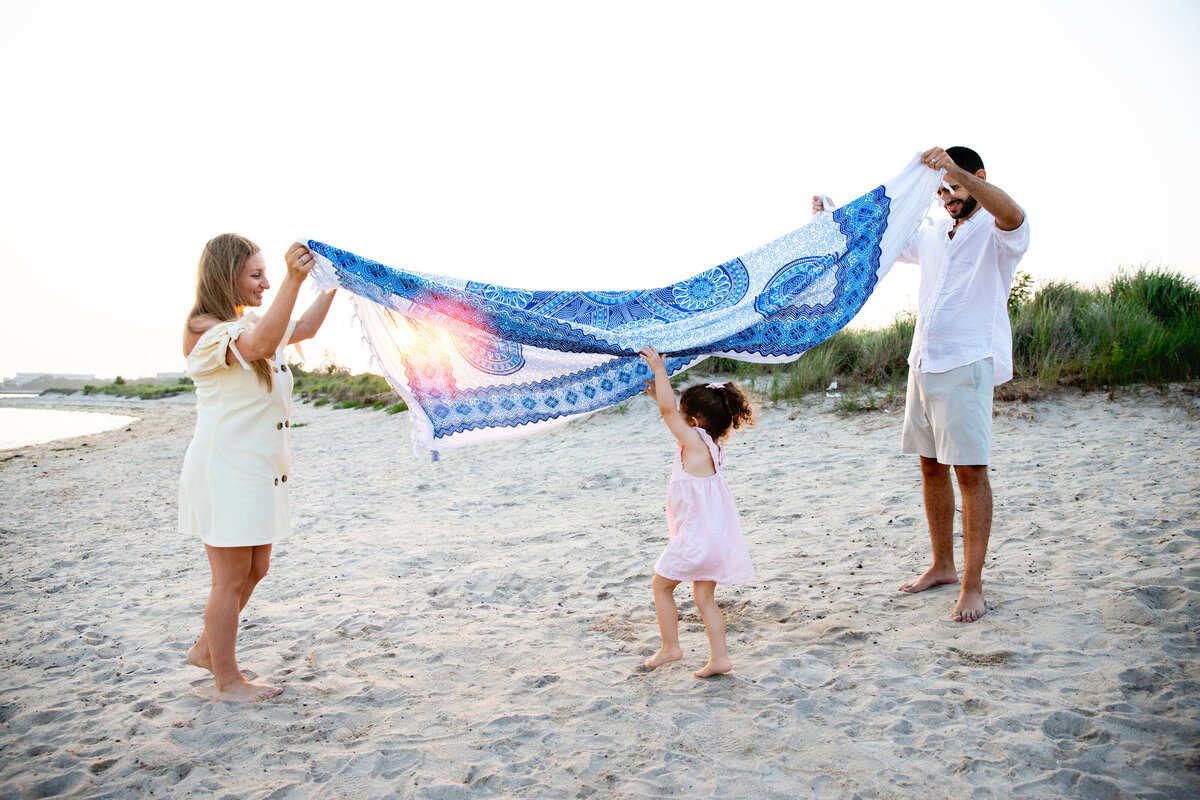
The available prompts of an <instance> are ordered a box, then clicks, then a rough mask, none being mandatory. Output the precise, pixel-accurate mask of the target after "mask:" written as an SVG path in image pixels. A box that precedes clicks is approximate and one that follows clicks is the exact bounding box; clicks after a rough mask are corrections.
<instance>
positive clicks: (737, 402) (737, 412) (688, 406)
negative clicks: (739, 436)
mask: <svg viewBox="0 0 1200 800" xmlns="http://www.w3.org/2000/svg"><path fill="white" fill-rule="evenodd" d="M679 410H680V411H681V412H683V415H684V416H685V417H690V418H691V419H693V420H695V422H696V424H697V425H699V426H700V427H701V428H704V430H706V431H708V435H709V436H711V437H712V440H713V441H714V442H719V441H721V439H723V438H725V437H726V436H728V435H729V432H730V430H737V429H740V428H748V427H750V426H751V425H753V424H754V406H752V405H751V404H750V399H749V398H748V397H746V393H745V392H743V391H742V388H741V387H740V386H738V385H737V384H736V383H708V384H704V383H698V384H696V385H695V386H689V387H688V388H686V389H684V390H683V394H682V395H680V397H679Z"/></svg>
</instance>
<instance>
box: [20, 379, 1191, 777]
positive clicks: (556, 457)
mask: <svg viewBox="0 0 1200 800" xmlns="http://www.w3.org/2000/svg"><path fill="white" fill-rule="evenodd" d="M87 399H89V400H90V399H91V398H87ZM190 400H191V398H188V401H190ZM0 402H2V401H0ZM103 405H104V410H114V406H118V405H127V406H129V407H135V408H137V409H138V413H136V414H135V415H136V416H139V417H141V421H140V422H139V423H137V424H134V425H132V426H131V430H130V431H128V432H126V431H124V430H118V431H113V432H109V433H105V434H99V435H96V436H89V437H83V439H84V441H79V442H74V440H68V441H70V442H74V449H71V450H62V451H58V452H55V451H54V448H56V447H61V446H62V443H61V442H56V443H53V444H46V445H34V446H30V447H28V448H22V451H27V452H25V455H26V456H27V457H24V458H20V459H15V460H12V461H7V462H3V463H0V497H2V498H4V499H3V500H2V501H0V520H2V522H0V537H2V538H0V543H2V544H3V548H4V549H3V554H4V555H3V559H4V561H3V570H0V573H2V574H3V579H0V618H2V619H4V620H5V621H6V624H5V631H4V635H3V637H0V659H3V663H4V664H5V670H4V681H5V692H4V695H3V698H2V699H0V721H3V722H4V726H3V728H2V729H0V752H4V753H5V754H6V756H7V757H6V758H5V760H4V762H3V764H2V765H0V797H8V796H14V797H15V796H23V795H24V794H26V793H37V794H39V795H41V796H68V795H69V796H72V797H102V796H120V795H125V796H132V795H144V794H147V793H148V792H149V791H150V790H152V789H153V790H154V791H156V792H161V793H163V794H167V795H170V796H172V797H201V796H204V797H211V796H212V793H213V792H214V791H217V792H219V791H221V790H222V789H224V790H226V791H235V792H236V793H237V794H238V795H239V796H241V797H246V798H268V797H274V798H284V797H318V796H321V797H327V796H347V797H375V796H387V795H391V794H399V795H401V796H416V797H461V796H466V795H467V794H470V795H472V796H481V797H538V798H542V797H587V796H596V797H608V796H622V797H660V796H664V795H679V796H721V797H771V798H776V797H778V798H794V797H846V798H850V797H855V796H857V797H862V798H883V797H895V796H913V795H918V794H920V795H924V796H927V797H929V798H940V797H947V798H950V797H956V798H957V797H964V796H969V797H973V798H989V797H993V798H1002V797H1022V798H1044V797H1060V796H1088V797H1105V798H1127V797H1129V798H1132V797H1167V798H1175V797H1181V798H1182V797H1191V796H1195V794H1196V793H1197V792H1198V791H1200V777H1198V774H1200V773H1198V770H1197V765H1198V764H1200V740H1198V737H1197V735H1196V731H1197V730H1200V692H1197V691H1196V689H1197V687H1198V686H1200V666H1197V665H1198V664H1200V642H1198V640H1197V635H1196V633H1195V630H1196V628H1197V616H1198V614H1200V475H1198V474H1197V471H1196V451H1197V447H1196V445H1197V442H1198V441H1200V400H1198V399H1197V397H1196V393H1195V389H1194V387H1181V388H1176V389H1171V390H1169V391H1168V392H1166V393H1165V394H1159V393H1157V392H1146V393H1144V394H1143V395H1142V396H1133V395H1125V396H1122V395H1118V396H1117V398H1116V399H1115V400H1111V401H1110V400H1108V399H1107V398H1106V396H1105V395H1103V394H1100V393H1093V394H1090V395H1082V396H1080V395H1079V394H1078V393H1076V392H1071V393H1064V394H1063V395H1062V396H1058V397H1054V398H1051V399H1046V398H1042V399H1038V400H1034V401H1031V402H1028V403H1020V402H997V404H996V416H995V420H994V423H995V437H994V453H995V457H994V460H993V464H992V465H991V466H992V468H991V469H990V470H989V472H990V475H991V479H992V484H993V489H994V492H995V498H996V513H995V523H994V528H993V535H992V543H991V546H990V548H989V553H988V562H987V568H986V570H985V573H984V578H985V595H986V597H987V600H988V603H989V606H990V611H989V613H988V614H987V616H985V617H984V618H983V619H982V620H981V621H979V622H976V623H973V624H956V623H953V622H951V621H950V619H949V611H950V609H951V608H952V606H953V603H954V600H955V596H956V594H957V593H956V592H955V591H953V590H945V589H942V590H936V589H935V590H930V591H928V592H925V593H923V594H920V595H903V594H900V593H898V592H896V587H897V586H899V584H900V583H902V582H904V581H905V580H908V579H909V578H911V577H912V576H913V575H915V574H917V573H918V572H919V571H920V570H922V569H923V568H924V567H925V566H926V564H927V559H928V547H929V545H928V535H927V533H926V531H925V528H924V524H925V523H924V517H923V509H922V505H921V495H920V476H919V470H918V469H917V467H916V465H915V463H910V462H911V457H908V458H906V457H902V456H899V455H897V453H898V450H899V430H900V425H901V422H902V415H900V414H898V413H896V412H892V413H891V414H884V413H880V412H867V413H860V414H851V415H848V416H845V417H841V416H836V415H835V416H836V418H831V417H830V416H829V415H828V413H827V412H828V410H829V409H832V408H833V407H834V401H833V400H823V401H822V402H821V403H813V404H812V405H810V406H801V407H792V406H772V405H770V404H768V403H764V404H763V407H762V410H761V416H760V421H759V423H758V425H757V426H755V427H754V428H751V429H750V430H749V431H748V432H746V433H745V434H738V435H737V436H735V437H734V438H733V439H732V440H731V441H730V442H729V460H728V461H727V464H726V468H725V472H726V475H727V477H728V481H729V484H730V487H731V490H732V492H733V495H734V498H735V500H736V502H737V504H738V507H739V511H740V515H741V521H742V527H743V529H744V531H745V533H746V541H747V545H748V547H749V549H750V554H751V557H752V559H753V561H754V565H755V569H756V572H757V573H758V579H757V581H756V582H755V583H754V584H748V585H745V586H734V587H718V589H717V600H718V602H719V604H720V605H721V608H722V610H723V613H724V615H725V619H726V625H727V630H728V639H729V650H730V657H731V658H732V660H733V663H734V671H733V673H731V674H730V675H729V676H725V677H722V678H717V679H713V680H709V681H700V680H697V679H694V678H692V677H691V670H693V669H695V668H697V667H698V666H700V665H702V664H703V661H704V660H705V659H706V658H707V642H706V640H705V637H704V632H703V626H702V625H701V624H700V621H699V619H698V617H697V615H696V611H695V606H694V604H693V603H692V601H691V593H690V590H689V588H688V587H681V589H680V590H679V592H677V595H678V600H679V606H680V616H681V620H680V634H681V644H682V646H683V648H684V659H683V661H681V662H679V663H678V664H671V665H667V666H664V667H662V668H659V669H657V670H654V671H646V670H644V669H643V668H642V667H641V666H640V665H641V660H642V659H643V658H645V657H646V656H647V655H649V654H650V653H651V652H653V651H654V649H656V647H657V637H658V632H657V627H656V625H655V619H654V610H653V599H652V596H651V592H650V576H651V570H652V567H653V564H654V560H655V559H656V558H657V556H658V554H659V552H661V549H662V547H663V545H664V543H665V537H666V535H667V534H666V522H665V516H664V511H663V504H664V499H665V493H666V486H667V481H668V479H669V475H670V459H671V457H672V455H673V443H672V441H671V439H670V434H669V433H667V432H666V431H665V430H664V429H663V426H662V424H661V422H659V421H658V419H657V412H656V410H655V409H654V408H653V407H652V405H651V404H650V402H649V400H648V398H646V397H639V398H636V399H635V400H633V401H630V402H629V403H628V404H627V406H626V408H625V410H624V411H623V412H622V411H619V410H617V409H610V410H607V411H603V412H598V413H596V414H594V415H592V416H590V417H588V418H586V419H583V420H580V421H577V422H574V423H571V424H568V425H566V426H563V427H562V428H557V429H552V430H550V431H547V432H545V433H542V434H539V435H537V436H533V437H527V438H521V439H514V440H510V441H503V442H494V443H489V444H486V445H482V446H477V447H469V448H463V449H460V450H455V451H451V452H450V453H447V454H444V455H443V459H442V460H441V461H440V462H437V463H432V462H430V461H429V460H428V458H427V457H419V456H414V455H413V453H412V449H411V442H410V439H409V422H408V419H407V415H406V414H405V413H400V414H396V415H387V414H383V413H380V412H371V411H363V410H351V409H346V410H335V409H329V408H327V407H322V408H314V407H313V406H311V405H307V404H303V403H296V404H295V406H294V413H293V419H294V420H295V421H296V422H299V423H303V424H302V425H299V426H296V428H295V429H294V430H293V432H292V443H293V450H294V460H295V463H294V473H295V474H294V475H293V480H292V481H289V484H290V485H292V486H293V487H294V488H293V490H292V492H293V493H292V515H293V533H292V536H291V537H290V538H288V539H285V540H283V541H281V542H280V543H278V544H277V546H276V547H275V548H274V554H273V564H272V568H271V572H270V573H269V574H268V575H267V577H266V578H265V579H264V581H263V583H262V584H261V585H260V587H259V589H258V590H257V591H256V593H255V595H254V598H253V599H252V600H251V602H250V605H249V606H248V607H247V609H246V610H245V612H244V613H243V615H242V618H243V621H242V630H241V633H240V638H239V657H240V660H241V662H242V664H243V667H244V669H245V671H246V673H247V674H248V676H250V677H252V679H257V680H262V681H271V682H279V683H281V685H283V686H285V687H286V691H285V692H284V694H283V695H281V696H280V697H279V698H277V699H276V700H274V701H271V702H268V703H264V704H261V705H257V706H253V707H245V706H231V705H227V704H217V703H212V702H211V701H210V700H208V699H207V693H208V692H209V691H211V679H210V677H209V676H208V675H207V673H204V672H202V671H200V670H197V669H195V668H193V667H190V666H189V665H187V664H186V662H185V660H184V652H185V651H186V649H187V647H188V646H189V645H190V644H191V643H192V641H194V638H195V636H196V634H197V633H198V631H199V626H200V621H201V614H202V610H203V604H204V598H205V595H206V592H207V585H208V580H209V574H208V568H207V564H206V563H205V561H204V556H203V550H202V548H201V546H200V545H199V543H198V542H194V541H186V540H183V539H181V538H180V537H179V535H178V534H177V533H176V527H175V519H174V514H175V513H176V504H175V496H176V493H177V491H178V473H179V468H180V467H181V465H182V459H183V452H184V450H185V449H186V447H187V445H188V442H189V441H190V438H191V432H192V426H193V422H194V409H193V407H192V406H191V404H190V402H179V401H178V400H176V399H175V398H167V399H164V400H154V401H136V400H134V401H127V400H123V399H114V401H113V402H106V403H104V404H103ZM84 443H86V445H87V446H86V447H84V446H83V444H84ZM956 539H958V537H957V536H956ZM960 541H961V540H959V542H960ZM957 547H958V548H959V550H958V552H959V553H961V544H960V543H958V544H957ZM264 742H270V743H271V746H270V747H263V743H264Z"/></svg>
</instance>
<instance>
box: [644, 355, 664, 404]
mask: <svg viewBox="0 0 1200 800" xmlns="http://www.w3.org/2000/svg"><path fill="white" fill-rule="evenodd" d="M641 356H642V360H643V361H645V362H646V366H648V367H650V371H651V372H653V373H654V375H655V376H656V377H657V376H658V374H659V373H660V372H661V373H662V374H663V375H664V376H665V375H666V374H667V365H666V363H665V362H664V361H663V357H662V356H661V355H659V352H658V351H657V350H655V349H654V348H653V347H651V346H650V345H646V346H645V347H643V348H642V352H641ZM646 394H648V395H650V396H651V397H653V398H654V399H655V400H657V399H658V394H657V393H656V392H655V391H654V381H653V380H649V381H646Z"/></svg>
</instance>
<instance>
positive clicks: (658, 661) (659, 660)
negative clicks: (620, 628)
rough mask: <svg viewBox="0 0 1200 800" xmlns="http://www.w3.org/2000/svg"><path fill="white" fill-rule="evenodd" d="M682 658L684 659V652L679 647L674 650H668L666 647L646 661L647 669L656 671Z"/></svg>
mask: <svg viewBox="0 0 1200 800" xmlns="http://www.w3.org/2000/svg"><path fill="white" fill-rule="evenodd" d="M681 658H683V651H682V650H680V649H679V648H678V647H676V648H675V649H673V650H668V649H667V648H665V647H664V648H663V649H661V650H659V651H658V652H657V653H655V654H654V655H652V656H650V657H649V658H647V659H646V667H647V668H648V669H654V668H655V667H661V666H662V665H663V664H666V663H669V662H671V661H678V660H679V659H681Z"/></svg>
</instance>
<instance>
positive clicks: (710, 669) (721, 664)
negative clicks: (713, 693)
mask: <svg viewBox="0 0 1200 800" xmlns="http://www.w3.org/2000/svg"><path fill="white" fill-rule="evenodd" d="M732 669H733V663H732V662H730V660H729V659H728V658H714V659H711V660H710V661H709V662H708V663H707V664H705V665H704V667H703V668H701V669H698V670H696V671H695V672H693V673H692V674H693V675H695V676H696V677H697V678H711V677H712V676H713V675H724V674H725V673H726V672H729V671H731V670H732Z"/></svg>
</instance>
